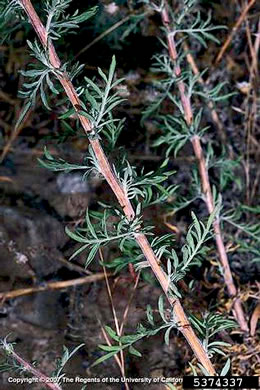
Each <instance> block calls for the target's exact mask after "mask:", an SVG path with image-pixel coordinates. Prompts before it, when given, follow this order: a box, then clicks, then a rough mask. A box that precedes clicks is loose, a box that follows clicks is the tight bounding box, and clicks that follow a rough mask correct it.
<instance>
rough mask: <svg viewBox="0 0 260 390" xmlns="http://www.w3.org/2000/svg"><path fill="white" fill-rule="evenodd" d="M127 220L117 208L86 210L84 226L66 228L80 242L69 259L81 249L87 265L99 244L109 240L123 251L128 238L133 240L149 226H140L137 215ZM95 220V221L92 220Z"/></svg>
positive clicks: (106, 243) (101, 244)
mask: <svg viewBox="0 0 260 390" xmlns="http://www.w3.org/2000/svg"><path fill="white" fill-rule="evenodd" d="M138 212H139V210H137V213H136V215H137V216H136V217H135V218H134V219H133V220H132V221H129V220H128V219H127V218H126V216H125V215H123V214H121V212H120V211H119V210H117V209H114V210H111V209H108V208H105V209H104V211H103V212H102V213H100V212H91V213H90V212H89V211H88V210H87V211H86V217H85V226H84V227H82V228H78V229H76V231H74V232H72V231H71V230H69V228H66V233H67V234H68V236H69V237H70V238H72V239H73V240H74V241H76V242H78V243H80V244H82V245H81V246H80V247H79V249H77V250H76V251H75V252H74V253H73V255H72V256H71V259H73V258H74V257H75V256H77V255H78V254H80V253H81V252H83V251H87V256H86V264H85V266H86V267H87V266H88V265H89V264H90V263H91V261H92V260H93V259H94V257H95V255H96V253H97V251H98V250H99V248H100V247H101V246H105V245H108V244H109V243H111V242H117V243H118V246H119V249H120V250H121V251H124V247H125V246H126V245H127V242H128V241H129V240H135V235H136V234H137V233H140V232H142V233H145V234H149V230H151V227H149V226H147V227H143V226H142V218H141V216H139V215H138ZM93 221H95V223H94V222H93Z"/></svg>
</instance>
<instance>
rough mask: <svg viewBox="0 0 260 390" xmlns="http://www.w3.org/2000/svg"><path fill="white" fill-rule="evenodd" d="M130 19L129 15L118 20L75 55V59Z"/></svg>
mask: <svg viewBox="0 0 260 390" xmlns="http://www.w3.org/2000/svg"><path fill="white" fill-rule="evenodd" d="M130 18H131V15H127V16H125V17H124V18H123V19H121V20H119V21H118V22H116V23H115V24H113V26H111V27H109V28H108V29H107V30H106V31H104V32H102V33H101V34H100V35H99V36H98V37H96V38H95V39H93V41H91V42H90V43H89V44H88V45H86V46H85V47H83V49H81V50H80V51H79V52H78V53H77V54H76V55H75V58H78V57H79V56H80V55H81V54H83V53H85V52H86V51H87V50H88V49H90V48H91V47H92V46H94V45H95V44H96V43H98V42H99V41H101V39H103V38H105V37H106V36H107V35H108V34H110V33H111V32H112V31H114V30H116V29H117V28H118V27H120V26H121V25H122V24H124V23H126V22H127V21H128V20H129V19H130Z"/></svg>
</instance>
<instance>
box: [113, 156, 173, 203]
mask: <svg viewBox="0 0 260 390" xmlns="http://www.w3.org/2000/svg"><path fill="white" fill-rule="evenodd" d="M167 164H168V159H166V160H165V161H164V162H163V163H162V164H161V166H160V167H159V169H158V170H157V171H155V172H154V171H150V172H147V173H144V168H142V169H141V172H140V173H137V170H136V168H135V167H134V166H132V165H130V164H129V162H128V161H127V160H125V161H123V162H122V161H121V162H120V165H121V167H120V172H117V170H115V174H116V176H117V177H118V179H119V181H120V183H121V185H122V188H123V189H124V191H125V193H126V194H127V197H128V199H135V200H136V201H137V202H139V200H140V197H141V198H142V205H143V207H146V206H151V205H153V204H155V203H159V202H162V201H165V200H167V198H169V197H170V196H172V195H173V193H174V192H175V191H176V189H177V187H176V186H174V185H169V186H168V187H166V186H163V185H162V183H165V182H166V181H167V180H168V179H169V177H171V176H172V175H173V174H174V173H175V172H174V171H165V168H166V167H167ZM153 189H155V190H156V196H155V199H154V190H153Z"/></svg>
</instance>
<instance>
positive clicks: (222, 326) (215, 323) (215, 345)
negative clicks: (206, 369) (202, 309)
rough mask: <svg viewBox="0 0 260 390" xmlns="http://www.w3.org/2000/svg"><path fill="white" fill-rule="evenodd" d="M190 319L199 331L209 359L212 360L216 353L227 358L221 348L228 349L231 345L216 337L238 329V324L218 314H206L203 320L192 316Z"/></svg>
mask: <svg viewBox="0 0 260 390" xmlns="http://www.w3.org/2000/svg"><path fill="white" fill-rule="evenodd" d="M189 319H190V321H191V323H192V325H193V326H194V328H195V329H196V330H197V332H198V335H199V337H200V338H201V340H202V345H203V347H204V349H205V351H206V352H207V354H208V356H209V358H212V357H213V355H214V354H216V353H218V354H220V355H223V356H225V353H224V352H223V351H222V350H221V348H223V347H228V346H230V344H228V343H226V342H224V341H220V340H216V339H215V336H216V335H217V333H219V332H221V331H223V330H226V329H234V328H236V327H237V324H236V322H235V321H233V320H230V319H228V318H225V317H224V316H223V315H221V314H218V313H206V314H205V315H204V316H203V317H202V319H199V318H197V317H195V316H194V315H190V316H189Z"/></svg>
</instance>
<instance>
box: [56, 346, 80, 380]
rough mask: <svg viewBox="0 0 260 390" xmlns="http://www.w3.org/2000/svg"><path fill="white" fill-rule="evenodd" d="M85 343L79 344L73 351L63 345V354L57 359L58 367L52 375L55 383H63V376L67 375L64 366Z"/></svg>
mask: <svg viewBox="0 0 260 390" xmlns="http://www.w3.org/2000/svg"><path fill="white" fill-rule="evenodd" d="M83 346H84V344H80V345H77V346H76V347H75V348H74V349H73V350H72V351H71V352H70V351H69V350H68V348H67V347H66V346H63V354H62V356H61V357H60V358H58V359H57V361H56V369H55V370H54V371H53V372H52V374H51V377H52V378H53V380H54V383H57V384H61V382H62V378H63V377H64V376H65V375H66V374H65V373H64V372H63V373H62V371H64V367H65V365H66V364H67V363H68V361H69V360H70V359H71V358H72V356H73V355H75V353H77V352H78V350H79V349H80V348H82V347H83Z"/></svg>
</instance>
